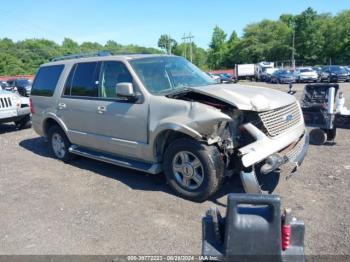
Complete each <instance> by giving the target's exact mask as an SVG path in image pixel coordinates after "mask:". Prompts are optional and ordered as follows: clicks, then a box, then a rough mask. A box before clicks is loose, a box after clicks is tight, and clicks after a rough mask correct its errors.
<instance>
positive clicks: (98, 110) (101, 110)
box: [97, 106, 107, 114]
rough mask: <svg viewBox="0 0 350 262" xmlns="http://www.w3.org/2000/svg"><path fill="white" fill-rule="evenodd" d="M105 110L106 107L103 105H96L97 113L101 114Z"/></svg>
mask: <svg viewBox="0 0 350 262" xmlns="http://www.w3.org/2000/svg"><path fill="white" fill-rule="evenodd" d="M106 111H107V109H106V107H105V106H99V107H97V112H98V113H99V114H103V113H104V112H106Z"/></svg>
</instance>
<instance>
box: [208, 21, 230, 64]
mask: <svg viewBox="0 0 350 262" xmlns="http://www.w3.org/2000/svg"><path fill="white" fill-rule="evenodd" d="M226 37H227V35H226V33H225V32H224V30H222V29H221V28H220V27H218V26H216V27H215V28H214V32H213V36H212V39H211V42H210V45H209V52H208V66H209V68H211V69H218V68H220V67H221V66H222V64H223V62H224V58H225V54H226Z"/></svg>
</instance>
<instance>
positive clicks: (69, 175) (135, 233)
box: [0, 82, 350, 255]
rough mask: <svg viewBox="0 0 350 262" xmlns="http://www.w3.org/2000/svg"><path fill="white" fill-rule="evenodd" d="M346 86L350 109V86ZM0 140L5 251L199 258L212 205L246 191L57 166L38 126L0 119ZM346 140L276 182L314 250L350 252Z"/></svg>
mask: <svg viewBox="0 0 350 262" xmlns="http://www.w3.org/2000/svg"><path fill="white" fill-rule="evenodd" d="M244 84H247V85H250V84H254V85H257V84H258V85H266V84H261V83H249V82H246V83H244ZM270 87H271V88H275V89H279V90H282V91H286V90H287V86H280V85H270ZM295 88H296V90H297V91H298V92H297V96H299V97H300V95H301V92H302V91H301V90H302V85H295ZM342 89H343V91H344V92H345V93H346V96H347V99H348V106H349V102H350V84H342ZM0 146H1V152H0V211H1V215H0V254H22V255H23V254H71V255H72V254H94V255H96V254H100V255H108V254H110V255H116V254H118V255H127V254H143V255H144V254H152V255H154V254H163V255H170V254H178V255H181V254H200V251H201V217H202V215H203V214H204V213H205V211H206V210H207V209H208V208H209V207H210V206H214V205H218V206H219V208H220V209H221V210H222V211H224V207H225V204H226V194H227V193H230V192H241V191H242V188H241V186H240V183H239V181H238V180H237V179H231V180H229V181H228V182H227V183H226V184H225V185H224V188H223V189H222V190H221V191H220V193H219V194H218V195H217V196H216V197H215V198H213V199H212V200H210V201H207V202H205V203H201V204H198V203H193V202H190V201H186V200H183V199H181V198H178V197H176V196H174V195H173V194H172V193H171V191H170V190H169V188H168V186H167V185H166V183H165V179H164V178H163V176H152V175H145V174H143V173H139V172H135V171H130V170H127V169H123V168H119V167H115V166H112V165H109V164H105V163H100V162H97V161H93V160H89V159H83V158H79V159H77V160H75V161H74V162H72V163H70V164H64V163H62V162H59V161H57V160H55V159H53V156H52V154H51V153H50V152H49V150H48V147H47V143H46V142H45V141H44V139H42V138H40V137H38V136H37V135H36V134H35V133H34V131H32V130H31V129H29V130H23V131H16V130H15V128H14V126H12V125H0ZM349 146H350V132H349V131H346V130H340V131H339V134H338V137H337V144H336V145H332V146H330V145H325V146H318V147H316V146H311V147H310V151H309V154H308V156H307V158H306V160H305V163H304V165H303V166H302V168H301V169H300V175H298V176H295V177H293V178H292V179H291V180H289V181H288V182H283V183H281V184H280V186H279V187H278V188H277V193H278V194H280V196H281V198H282V200H283V203H282V205H283V206H287V207H291V208H292V209H293V211H294V214H295V215H296V216H297V217H298V218H300V219H301V220H304V221H305V224H306V252H307V254H309V255H311V254H314V255H316V254H317V255H320V254H338V255H339V254H348V255H349V254H350V230H349V228H350V191H349V187H350V158H349V155H350V154H349Z"/></svg>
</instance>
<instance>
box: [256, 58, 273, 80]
mask: <svg viewBox="0 0 350 262" xmlns="http://www.w3.org/2000/svg"><path fill="white" fill-rule="evenodd" d="M274 68H275V63H273V62H260V63H257V64H256V65H255V80H257V81H266V80H267V79H268V76H269V73H271V72H273V70H274Z"/></svg>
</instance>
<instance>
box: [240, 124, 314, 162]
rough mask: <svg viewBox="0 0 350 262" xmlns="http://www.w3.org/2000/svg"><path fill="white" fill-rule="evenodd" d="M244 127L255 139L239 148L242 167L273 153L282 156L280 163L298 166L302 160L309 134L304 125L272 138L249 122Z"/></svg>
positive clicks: (260, 160)
mask: <svg viewBox="0 0 350 262" xmlns="http://www.w3.org/2000/svg"><path fill="white" fill-rule="evenodd" d="M244 128H245V129H246V131H247V132H249V133H250V134H251V135H252V136H253V137H254V138H255V139H256V141H255V142H253V143H251V144H249V145H247V146H245V147H242V148H241V149H239V152H240V155H241V162H242V164H243V166H244V167H246V168H248V167H251V166H253V165H255V164H258V163H261V162H262V161H264V160H266V159H267V158H268V157H270V156H273V155H274V156H276V157H277V158H279V157H281V158H283V161H279V162H281V165H282V164H285V163H287V162H290V163H292V164H294V165H295V166H296V167H298V166H299V165H300V164H301V163H302V162H303V160H304V158H305V155H306V153H307V150H308V146H309V136H308V134H307V132H306V130H305V127H304V125H300V126H298V127H295V128H294V129H291V130H290V132H287V133H285V134H283V135H281V136H279V137H276V138H273V139H272V138H270V137H268V136H266V135H265V134H264V133H263V132H262V131H260V130H259V129H258V128H257V127H255V126H254V125H252V124H250V123H249V124H246V125H244Z"/></svg>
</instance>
